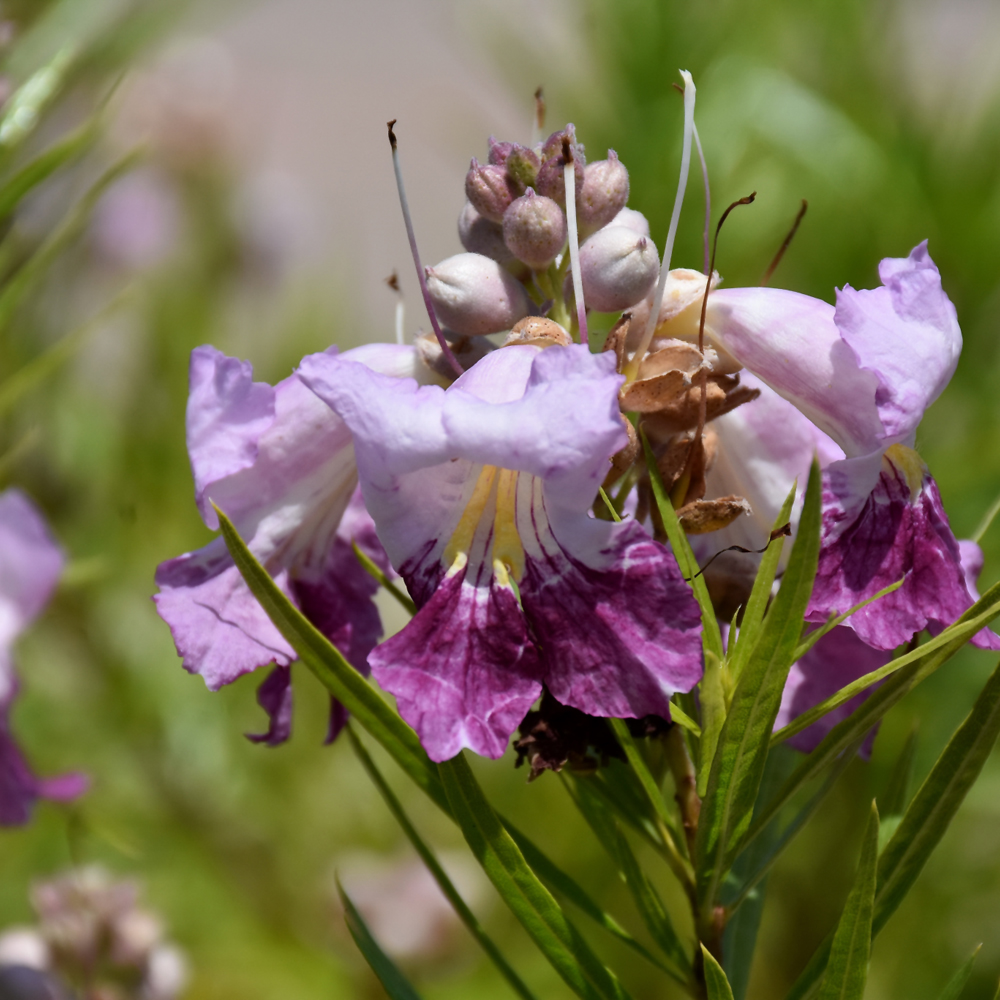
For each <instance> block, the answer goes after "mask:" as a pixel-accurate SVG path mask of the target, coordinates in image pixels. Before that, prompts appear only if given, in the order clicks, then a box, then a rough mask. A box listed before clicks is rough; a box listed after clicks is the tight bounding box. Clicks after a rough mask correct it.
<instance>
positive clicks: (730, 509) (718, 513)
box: [677, 496, 751, 535]
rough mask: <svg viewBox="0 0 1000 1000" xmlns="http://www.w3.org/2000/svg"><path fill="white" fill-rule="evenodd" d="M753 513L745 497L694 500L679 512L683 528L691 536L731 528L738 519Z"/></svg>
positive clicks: (678, 515)
mask: <svg viewBox="0 0 1000 1000" xmlns="http://www.w3.org/2000/svg"><path fill="white" fill-rule="evenodd" d="M750 513H751V509H750V504H749V503H748V502H747V500H746V499H745V498H744V497H738V496H727V497H717V498H716V499H715V500H694V501H692V502H691V503H689V504H685V506H683V507H681V509H680V510H678V511H677V519H678V520H679V521H680V523H681V527H682V528H683V529H684V531H685V532H686V533H687V534H689V535H705V534H708V533H709V532H710V531H720V530H721V529H722V528H727V527H729V525H730V524H732V523H733V521H735V520H736V519H737V518H738V517H741V516H743V515H748V514H750Z"/></svg>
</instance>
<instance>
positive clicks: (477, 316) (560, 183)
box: [426, 125, 659, 336]
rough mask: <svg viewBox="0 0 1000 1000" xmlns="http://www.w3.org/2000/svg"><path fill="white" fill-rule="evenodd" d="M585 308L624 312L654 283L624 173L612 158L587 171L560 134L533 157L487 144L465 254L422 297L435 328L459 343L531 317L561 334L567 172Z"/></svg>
mask: <svg viewBox="0 0 1000 1000" xmlns="http://www.w3.org/2000/svg"><path fill="white" fill-rule="evenodd" d="M567 162H571V163H572V166H573V171H574V186H575V192H576V194H575V199H574V208H575V212H576V220H577V232H578V233H579V238H580V239H582V240H584V241H585V242H584V243H583V245H582V247H580V262H581V274H582V279H583V296H584V300H585V305H586V307H587V308H593V309H598V310H600V311H618V310H621V309H627V308H629V307H630V306H632V305H635V304H636V303H637V302H640V301H641V300H642V299H643V298H645V297H646V296H647V295H648V293H649V291H650V289H651V288H652V287H653V285H654V284H655V282H656V279H657V277H658V276H659V258H658V256H657V253H656V249H655V247H654V246H653V244H652V242H651V241H650V240H649V224H648V223H647V222H646V220H645V218H643V216H642V215H641V214H640V213H638V212H635V211H633V210H631V209H628V208H626V207H625V205H626V202H627V201H628V193H629V180H628V170H626V168H625V165H624V164H623V163H622V162H621V160H619V159H618V156H617V154H616V153H615V152H614V151H613V150H609V151H608V155H607V159H604V160H598V161H596V162H593V163H589V164H588V163H587V161H586V157H585V155H584V148H583V146H582V145H581V144H580V143H579V142H577V139H576V130H575V128H574V127H573V125H567V126H566V127H565V128H562V129H560V130H559V131H557V132H553V133H552V134H551V135H550V136H549V137H548V138H547V139H545V141H544V142H540V143H538V144H537V145H536V146H535V147H534V148H531V147H528V146H523V145H521V144H519V143H516V142H501V141H499V140H497V139H495V138H494V137H492V136H491V137H490V139H489V143H488V154H487V159H486V162H485V163H481V162H480V161H479V160H478V159H473V160H472V163H471V165H470V167H469V171H468V173H467V174H466V177H465V194H466V198H467V201H466V203H465V206H464V207H463V209H462V211H461V214H460V215H459V218H458V235H459V239H460V240H461V243H462V246H463V247H464V248H465V250H466V251H467V252H466V253H464V254H457V255H456V256H454V257H449V258H448V259H447V260H445V261H442V262H441V263H440V264H437V265H435V266H434V267H431V268H427V269H426V271H427V284H428V292H429V294H430V297H431V300H432V302H433V303H434V307H435V311H436V313H437V317H438V319H439V320H440V321H441V323H442V325H443V326H444V327H446V328H447V329H448V330H449V331H450V332H452V333H455V334H458V335H461V336H475V335H480V334H488V333H499V332H502V331H504V330H509V329H511V327H512V326H513V325H514V324H516V323H517V322H518V321H519V320H521V319H524V318H525V317H529V316H543V315H546V316H549V318H553V319H555V320H557V321H558V322H560V323H561V324H562V325H563V326H565V327H568V326H569V325H570V323H569V314H570V311H571V310H570V307H569V305H568V301H569V300H571V298H572V291H571V289H572V285H571V283H570V282H569V281H568V274H569V255H568V254H567V239H568V236H569V223H568V219H567V214H566V165H567ZM567 292H568V294H567Z"/></svg>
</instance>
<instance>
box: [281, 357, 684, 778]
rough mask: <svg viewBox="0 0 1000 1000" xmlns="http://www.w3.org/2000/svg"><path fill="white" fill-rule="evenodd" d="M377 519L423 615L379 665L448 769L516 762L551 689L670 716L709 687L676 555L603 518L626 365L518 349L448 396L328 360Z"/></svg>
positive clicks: (315, 369)
mask: <svg viewBox="0 0 1000 1000" xmlns="http://www.w3.org/2000/svg"><path fill="white" fill-rule="evenodd" d="M299 376H300V377H301V378H302V379H303V381H304V382H306V383H307V384H308V385H309V386H310V387H311V388H312V389H313V390H314V391H315V392H316V393H317V394H318V395H319V396H320V398H322V399H323V400H324V401H326V402H327V403H329V405H330V406H331V407H333V409H334V410H336V412H337V413H339V414H340V416H341V417H342V418H343V419H344V421H345V423H346V424H347V425H348V427H349V428H350V429H351V432H352V434H353V435H354V444H355V452H356V454H357V459H358V471H359V474H360V478H361V485H362V490H363V493H364V497H365V503H366V505H367V507H368V510H369V511H370V513H371V514H372V517H373V518H374V519H375V524H376V526H377V528H378V532H379V537H380V538H381V540H382V542H383V543H384V545H385V547H386V551H387V552H388V553H389V556H390V559H391V561H392V564H393V566H395V567H396V569H397V570H398V571H399V572H400V573H401V574H402V576H403V579H404V580H405V582H406V584H407V587H408V588H409V591H410V593H411V595H412V596H413V598H414V600H415V601H416V603H417V606H418V608H419V609H420V610H419V611H418V613H417V615H416V617H415V618H414V619H413V620H412V621H411V622H410V623H409V624H408V625H407V626H406V627H405V628H404V629H403V630H402V631H401V632H400V633H398V634H397V635H396V636H394V637H393V638H392V639H390V640H388V641H387V642H385V643H383V644H382V645H381V646H379V647H378V648H377V649H376V650H375V651H374V652H373V653H372V654H371V656H370V657H369V661H370V663H371V664H372V668H373V673H374V675H375V677H376V679H377V680H378V682H379V683H380V684H381V685H382V686H383V687H384V688H385V689H386V690H388V691H390V692H392V693H393V694H394V695H395V696H396V699H397V703H398V705H399V709H400V712H401V714H402V715H403V717H404V718H405V719H406V720H407V721H408V722H409V723H410V724H411V725H412V726H413V727H414V728H415V729H416V731H417V733H418V734H419V736H420V738H421V741H422V742H423V744H424V747H425V748H426V749H427V752H428V753H429V755H430V756H431V758H432V759H434V760H439V761H440V760H446V759H448V758H450V757H452V756H453V755H454V754H456V753H457V752H458V751H459V750H460V749H462V747H469V748H471V749H473V750H474V751H475V752H477V753H480V754H483V755H485V756H489V757H499V756H501V755H502V754H503V752H504V750H505V749H506V745H507V741H508V740H509V738H510V736H511V734H512V733H513V731H514V729H515V728H516V726H517V725H518V723H519V722H520V721H521V719H522V718H523V717H524V714H525V713H526V712H527V710H528V708H529V707H530V706H531V704H532V702H533V701H534V700H535V699H536V698H537V697H538V695H539V694H540V693H541V690H542V684H543V683H544V684H545V685H546V686H547V687H548V689H549V690H550V691H551V692H552V694H553V695H554V696H555V697H556V698H557V699H558V700H559V701H560V702H561V703H563V704H566V705H571V706H573V707H575V708H579V709H581V710H582V711H584V712H587V713H589V714H592V715H601V716H610V715H613V716H623V717H637V716H643V715H648V714H657V715H660V716H663V717H667V718H669V713H670V706H669V699H670V696H671V694H672V693H674V692H676V691H688V690H690V689H691V687H692V686H693V685H694V684H695V683H696V682H697V681H698V679H699V677H700V676H701V639H700V630H701V625H700V618H699V614H698V608H697V605H696V604H695V602H694V599H693V597H692V595H691V591H690V588H689V587H688V586H687V585H686V584H685V583H684V581H683V580H682V579H681V576H680V573H679V570H678V568H677V564H676V562H675V561H674V558H673V556H672V555H671V554H670V552H669V551H668V550H667V549H665V548H663V547H662V546H661V545H659V544H657V543H655V542H653V541H652V539H650V538H649V536H648V535H647V534H646V532H645V531H644V530H643V529H642V527H641V526H640V525H639V524H638V523H636V522H635V521H634V520H630V521H626V522H622V523H620V524H613V523H610V522H607V521H600V520H596V519H594V518H593V517H592V516H590V514H589V510H590V507H591V505H592V503H593V501H594V499H595V496H596V494H597V489H598V487H599V485H600V483H601V480H602V479H603V478H604V476H605V475H606V473H607V470H608V460H609V458H610V457H611V455H612V454H613V453H614V452H616V451H617V450H618V449H619V448H621V447H622V446H623V444H624V443H625V441H626V433H625V431H624V429H623V426H622V421H621V418H620V416H619V413H618V404H617V394H618V387H619V385H620V384H621V378H620V376H618V375H617V374H616V372H615V371H614V358H613V357H612V356H610V355H607V354H605V355H591V354H590V353H589V351H588V350H587V349H586V348H585V347H582V346H571V347H551V348H546V349H541V348H539V347H536V346H511V347H505V348H503V349H501V350H500V351H497V352H495V353H493V354H490V355H487V357H485V358H484V359H483V360H482V361H480V362H478V363H477V364H476V365H475V366H474V367H473V368H471V369H469V370H468V371H466V373H465V374H464V375H463V376H462V377H461V378H460V379H459V380H458V381H457V382H455V383H454V385H452V386H451V387H450V388H449V389H448V390H447V391H445V390H442V389H441V388H440V387H437V386H427V387H418V386H417V385H416V383H414V382H413V381H410V380H397V379H389V378H386V377H385V376H383V375H380V374H378V373H376V372H373V371H372V370H371V369H370V368H368V367H366V366H364V365H361V364H358V363H356V362H353V361H351V360H350V359H349V358H347V357H343V358H337V357H334V356H331V355H329V354H327V355H322V354H319V355H313V356H312V357H309V358H306V359H305V361H304V362H303V363H302V366H301V367H300V369H299Z"/></svg>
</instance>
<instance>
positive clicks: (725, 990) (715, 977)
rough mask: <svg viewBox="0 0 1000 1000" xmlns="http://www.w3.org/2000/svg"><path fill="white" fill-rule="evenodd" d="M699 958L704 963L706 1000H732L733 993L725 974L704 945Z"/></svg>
mask: <svg viewBox="0 0 1000 1000" xmlns="http://www.w3.org/2000/svg"><path fill="white" fill-rule="evenodd" d="M701 956H702V959H703V961H704V963H705V989H706V992H707V993H708V1000H733V991H732V989H731V988H730V986H729V980H728V979H726V974H725V972H723V971H722V966H721V965H719V963H718V962H717V961H716V960H715V956H714V955H713V954H712V953H711V952H710V951H709V950H708V949H707V948H706V947H705V946H704V945H702V946H701Z"/></svg>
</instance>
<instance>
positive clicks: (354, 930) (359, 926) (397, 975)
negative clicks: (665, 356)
mask: <svg viewBox="0 0 1000 1000" xmlns="http://www.w3.org/2000/svg"><path fill="white" fill-rule="evenodd" d="M337 892H338V893H340V902H341V903H342V904H343V907H344V923H346V924H347V929H348V930H349V931H350V932H351V937H352V938H354V943H355V944H356V945H357V946H358V951H360V952H361V954H362V955H363V956H364V959H365V961H366V962H367V963H368V965H369V966H370V967H371V970H372V972H374V973H375V975H376V976H378V979H379V982H380V983H381V984H382V985H383V986H384V987H385V991H386V993H388V994H389V998H390V1000H420V994H419V993H418V992H417V991H416V990H415V989H414V988H413V987H412V986H411V985H410V983H409V981H408V980H407V978H406V976H404V975H403V973H402V972H400V971H399V967H398V966H397V965H396V963H395V962H393V960H392V959H391V958H389V956H388V955H387V954H386V953H385V952H384V951H383V950H382V948H381V946H380V945H379V943H378V942H377V941H376V940H375V938H374V937H373V936H372V932H371V931H370V930H369V929H368V925H367V924H366V923H365V922H364V920H363V919H362V917H361V914H360V913H358V910H357V907H356V906H355V905H354V903H352V902H351V897H350V896H348V895H347V893H346V892H344V887H343V886H342V885H341V884H340V879H337Z"/></svg>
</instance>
